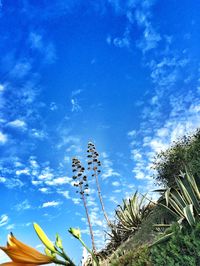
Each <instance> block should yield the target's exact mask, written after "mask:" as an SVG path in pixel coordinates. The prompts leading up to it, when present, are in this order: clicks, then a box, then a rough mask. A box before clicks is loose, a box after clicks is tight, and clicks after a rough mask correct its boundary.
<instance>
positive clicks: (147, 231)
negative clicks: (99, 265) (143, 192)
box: [98, 192, 163, 258]
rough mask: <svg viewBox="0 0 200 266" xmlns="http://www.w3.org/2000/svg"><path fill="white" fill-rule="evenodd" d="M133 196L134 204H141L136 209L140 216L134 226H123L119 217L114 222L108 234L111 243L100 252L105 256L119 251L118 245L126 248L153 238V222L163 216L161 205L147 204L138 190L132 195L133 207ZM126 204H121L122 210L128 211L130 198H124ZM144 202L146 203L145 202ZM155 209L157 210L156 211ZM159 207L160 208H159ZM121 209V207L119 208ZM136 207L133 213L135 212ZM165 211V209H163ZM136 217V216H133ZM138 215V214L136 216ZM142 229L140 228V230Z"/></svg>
mask: <svg viewBox="0 0 200 266" xmlns="http://www.w3.org/2000/svg"><path fill="white" fill-rule="evenodd" d="M133 198H134V204H136V203H138V206H139V205H140V208H139V209H138V206H135V209H137V210H139V211H138V217H140V218H137V219H136V221H137V223H135V224H134V228H133V227H131V228H128V229H125V228H123V227H122V225H121V223H120V220H119V219H117V220H116V221H115V222H116V223H115V224H114V223H112V228H111V232H108V233H107V235H108V236H109V243H108V244H107V246H106V247H105V248H104V249H103V250H101V252H99V253H98V254H99V255H100V256H101V257H103V258H107V257H109V256H110V255H111V253H113V252H114V251H115V250H117V251H118V247H119V246H120V247H122V246H123V249H124V250H127V249H130V247H131V248H132V247H134V248H135V246H137V245H138V244H140V245H141V244H144V243H146V242H148V241H150V240H152V238H153V234H154V232H152V230H153V224H154V223H156V222H158V217H160V216H161V214H160V211H161V207H160V206H156V207H155V206H154V205H152V204H150V203H148V204H145V203H144V197H142V198H139V197H138V194H137V192H136V193H135V197H132V198H131V199H130V201H131V206H132V208H133ZM123 202H125V206H124V205H123V206H121V207H120V210H121V211H122V210H126V212H127V206H128V210H129V208H130V206H129V200H126V201H125V200H124V201H123ZM143 203H144V204H143ZM154 209H155V211H154ZM158 209H159V210H158ZM118 210H119V209H118ZM134 211H135V210H134V208H133V211H132V213H134ZM161 212H162V213H163V211H161ZM133 217H135V216H133ZM136 217H137V216H136ZM138 229H140V230H138Z"/></svg>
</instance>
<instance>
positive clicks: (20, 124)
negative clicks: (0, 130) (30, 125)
mask: <svg viewBox="0 0 200 266" xmlns="http://www.w3.org/2000/svg"><path fill="white" fill-rule="evenodd" d="M7 125H8V126H10V127H14V128H20V129H23V130H24V129H26V122H25V121H23V120H21V119H16V120H13V121H11V122H9V123H7Z"/></svg>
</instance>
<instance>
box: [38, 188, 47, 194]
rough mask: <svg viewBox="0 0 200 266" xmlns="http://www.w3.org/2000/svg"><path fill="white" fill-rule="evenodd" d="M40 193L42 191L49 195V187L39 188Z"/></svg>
mask: <svg viewBox="0 0 200 266" xmlns="http://www.w3.org/2000/svg"><path fill="white" fill-rule="evenodd" d="M39 191H41V192H42V193H49V189H48V188H47V187H42V188H39Z"/></svg>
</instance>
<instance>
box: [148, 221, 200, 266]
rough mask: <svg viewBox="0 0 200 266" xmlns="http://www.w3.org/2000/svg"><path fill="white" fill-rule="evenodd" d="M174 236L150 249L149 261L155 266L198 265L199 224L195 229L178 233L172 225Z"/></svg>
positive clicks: (177, 229)
mask: <svg viewBox="0 0 200 266" xmlns="http://www.w3.org/2000/svg"><path fill="white" fill-rule="evenodd" d="M172 230H173V232H174V235H173V236H172V237H171V239H170V240H169V241H167V242H163V243H160V244H159V245H157V246H154V247H152V249H151V261H152V264H153V265H155V266H174V265H177V266H195V265H200V223H198V224H196V226H195V228H193V229H191V228H184V229H182V231H180V229H179V227H178V226H177V225H173V227H172Z"/></svg>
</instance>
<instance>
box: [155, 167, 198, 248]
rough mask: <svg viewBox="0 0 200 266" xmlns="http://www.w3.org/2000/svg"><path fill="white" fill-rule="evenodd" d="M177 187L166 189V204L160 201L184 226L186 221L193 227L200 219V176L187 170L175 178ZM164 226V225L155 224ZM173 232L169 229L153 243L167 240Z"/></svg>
mask: <svg viewBox="0 0 200 266" xmlns="http://www.w3.org/2000/svg"><path fill="white" fill-rule="evenodd" d="M175 181H176V184H177V187H175V188H167V189H166V190H164V191H163V192H164V196H165V201H166V204H162V203H159V204H160V205H162V206H164V207H165V208H167V210H169V211H170V212H171V213H172V214H173V215H174V216H175V218H176V221H177V222H178V224H179V225H180V228H182V223H184V222H186V223H187V224H189V226H191V227H193V226H194V225H195V223H196V222H199V221H200V189H199V186H200V178H197V177H196V178H195V177H194V176H193V175H192V174H190V173H189V172H188V171H187V170H186V172H185V174H183V173H181V175H180V177H177V178H176V179H175ZM155 226H157V227H162V226H164V225H162V224H160V225H155ZM165 226H166V225H165ZM172 234H173V233H172V232H171V231H170V228H169V229H168V232H165V234H164V235H163V236H162V237H161V238H160V239H159V240H158V241H156V242H155V243H153V245H155V244H158V243H160V242H163V241H165V240H167V239H168V238H169V237H171V235H172Z"/></svg>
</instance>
